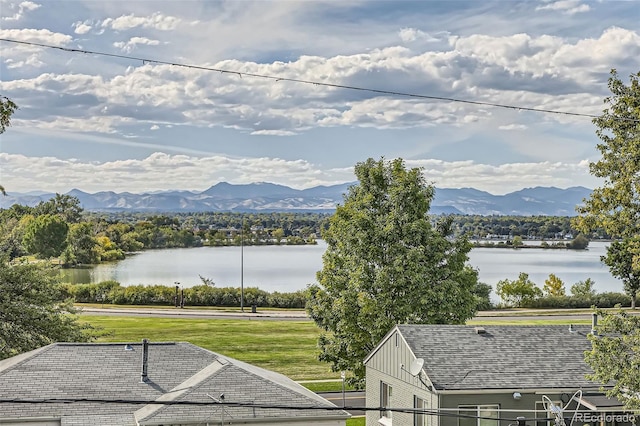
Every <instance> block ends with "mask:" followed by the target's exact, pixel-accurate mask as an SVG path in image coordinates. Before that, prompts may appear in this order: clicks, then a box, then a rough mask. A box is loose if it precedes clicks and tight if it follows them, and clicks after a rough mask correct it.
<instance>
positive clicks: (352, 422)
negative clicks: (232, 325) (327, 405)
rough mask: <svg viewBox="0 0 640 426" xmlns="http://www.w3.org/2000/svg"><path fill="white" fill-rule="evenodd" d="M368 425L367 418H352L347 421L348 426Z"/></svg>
mask: <svg viewBox="0 0 640 426" xmlns="http://www.w3.org/2000/svg"><path fill="white" fill-rule="evenodd" d="M366 424H367V418H366V417H364V416H363V417H352V418H350V419H347V426H364V425H366Z"/></svg>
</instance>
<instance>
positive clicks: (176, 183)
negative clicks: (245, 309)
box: [0, 152, 595, 194]
mask: <svg viewBox="0 0 640 426" xmlns="http://www.w3.org/2000/svg"><path fill="white" fill-rule="evenodd" d="M406 164H407V166H408V167H422V168H424V173H425V177H426V179H427V181H429V182H433V183H434V185H435V186H436V187H437V188H463V187H474V188H477V189H481V190H485V191H488V192H491V193H494V194H503V193H507V192H511V191H515V190H518V189H521V188H523V187H529V186H530V187H532V186H556V187H561V188H566V187H569V186H574V185H575V184H576V182H584V181H585V176H588V173H589V172H588V162H587V161H586V160H585V161H582V162H579V163H560V162H548V161H545V162H536V163H510V164H502V165H488V164H479V163H476V162H473V161H451V162H446V161H441V160H407V161H406ZM0 167H1V168H2V170H3V185H4V186H5V187H9V188H11V190H12V191H15V192H20V191H26V190H31V189H33V181H34V180H35V181H37V182H39V183H38V185H39V188H38V189H41V190H45V191H57V192H66V191H68V190H70V189H72V188H78V189H81V190H84V191H88V192H96V191H102V190H114V191H116V192H122V191H130V192H134V193H140V192H146V191H155V190H163V189H167V187H166V185H167V182H171V187H172V188H176V189H187V190H196V191H197V190H204V189H206V188H208V187H209V186H211V185H213V184H215V183H217V182H220V181H226V182H230V183H234V184H244V183H252V182H273V183H278V184H283V185H288V186H291V187H294V188H309V187H313V186H318V185H334V184H338V183H344V182H351V181H353V180H355V177H354V175H353V168H352V167H348V168H338V169H327V170H322V169H320V168H319V167H318V166H316V165H314V164H312V163H310V162H308V161H304V160H293V161H291V160H283V159H280V158H269V157H260V158H232V157H228V156H204V157H193V156H189V155H183V154H177V155H169V154H166V153H162V152H156V153H154V154H152V155H149V156H148V157H146V158H143V159H140V160H137V159H128V160H117V161H106V162H83V161H79V160H77V159H69V160H63V159H60V158H55V157H27V156H24V155H18V154H7V153H0ZM78 182H82V185H80V186H79V184H78ZM105 182H108V184H107V185H106V186H105ZM194 182H198V183H197V184H195V185H194ZM590 182H591V183H594V184H595V182H594V181H590Z"/></svg>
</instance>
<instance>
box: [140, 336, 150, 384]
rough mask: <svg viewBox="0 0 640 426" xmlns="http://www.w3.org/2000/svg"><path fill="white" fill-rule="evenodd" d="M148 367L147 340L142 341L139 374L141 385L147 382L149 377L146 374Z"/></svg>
mask: <svg viewBox="0 0 640 426" xmlns="http://www.w3.org/2000/svg"><path fill="white" fill-rule="evenodd" d="M148 366H149V341H148V340H147V339H142V371H141V372H140V381H141V382H142V383H145V382H148V381H149V377H148V374H147V368H148Z"/></svg>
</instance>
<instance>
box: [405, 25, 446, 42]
mask: <svg viewBox="0 0 640 426" xmlns="http://www.w3.org/2000/svg"><path fill="white" fill-rule="evenodd" d="M442 34H446V33H441V35H442ZM398 35H399V36H400V39H401V40H402V41H403V42H405V43H411V42H414V41H418V40H422V41H428V42H431V41H439V40H440V38H438V37H434V36H433V35H431V34H429V33H425V32H424V31H422V30H418V29H416V28H403V29H401V30H400V32H399V33H398Z"/></svg>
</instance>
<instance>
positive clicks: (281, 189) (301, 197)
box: [0, 182, 591, 216]
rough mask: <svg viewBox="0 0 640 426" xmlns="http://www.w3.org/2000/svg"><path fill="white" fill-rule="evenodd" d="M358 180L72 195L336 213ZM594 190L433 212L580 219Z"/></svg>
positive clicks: (166, 208)
mask: <svg viewBox="0 0 640 426" xmlns="http://www.w3.org/2000/svg"><path fill="white" fill-rule="evenodd" d="M354 184H355V182H347V183H343V184H339V185H330V186H324V185H322V186H316V187H313V188H308V189H304V190H299V189H294V188H290V187H288V186H284V185H279V184H275V183H269V182H256V183H250V184H231V183H228V182H218V183H216V184H215V185H213V186H211V187H209V188H208V189H206V190H204V191H202V192H195V191H185V190H174V191H156V192H149V193H144V194H132V193H129V192H121V193H115V192H113V191H101V192H97V193H95V194H89V193H87V192H84V191H81V190H79V189H73V190H71V191H69V192H68V193H67V195H71V196H74V197H77V198H78V199H79V200H80V204H81V205H82V207H83V208H84V209H85V210H96V211H121V210H133V211H153V212H178V211H181V212H207V211H251V212H286V211H305V212H332V211H333V210H335V208H336V206H337V205H338V204H342V203H343V202H344V194H345V193H346V192H347V191H348V188H349V187H350V186H352V185H354ZM590 194H591V190H590V189H587V188H584V187H580V186H575V187H570V188H567V189H560V188H556V187H540V186H537V187H533V188H523V189H521V190H519V191H515V192H511V193H509V194H505V195H493V194H490V193H488V192H485V191H481V190H478V189H475V188H457V189H453V188H445V189H436V192H435V197H434V199H433V200H432V202H431V213H432V214H469V215H519V216H530V215H541V216H575V215H576V210H575V209H576V206H578V205H580V204H582V203H583V200H584V199H585V198H588V197H589V195H590ZM54 196H55V194H53V193H36V192H32V193H30V194H20V193H13V192H12V193H9V194H8V195H7V196H6V197H0V207H1V208H8V207H10V206H11V205H13V204H22V205H29V206H34V205H36V204H38V203H39V202H41V201H46V200H48V199H50V198H53V197H54Z"/></svg>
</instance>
